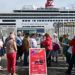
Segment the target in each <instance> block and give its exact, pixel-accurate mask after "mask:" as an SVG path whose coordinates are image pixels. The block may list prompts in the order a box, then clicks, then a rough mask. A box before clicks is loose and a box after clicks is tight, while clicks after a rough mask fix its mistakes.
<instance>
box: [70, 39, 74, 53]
mask: <svg viewBox="0 0 75 75" xmlns="http://www.w3.org/2000/svg"><path fill="white" fill-rule="evenodd" d="M70 45H71V46H73V48H72V54H75V38H74V39H72V41H71V42H70Z"/></svg>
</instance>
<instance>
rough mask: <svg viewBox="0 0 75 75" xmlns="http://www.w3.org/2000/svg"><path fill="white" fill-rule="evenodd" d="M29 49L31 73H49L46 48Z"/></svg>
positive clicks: (44, 74)
mask: <svg viewBox="0 0 75 75" xmlns="http://www.w3.org/2000/svg"><path fill="white" fill-rule="evenodd" d="M29 51H30V52H29V75H47V66H46V53H45V49H43V48H30V50H29Z"/></svg>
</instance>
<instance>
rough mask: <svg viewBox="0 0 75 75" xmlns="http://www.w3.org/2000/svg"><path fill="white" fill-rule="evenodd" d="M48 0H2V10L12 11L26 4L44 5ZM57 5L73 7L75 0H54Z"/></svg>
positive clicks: (0, 7)
mask: <svg viewBox="0 0 75 75" xmlns="http://www.w3.org/2000/svg"><path fill="white" fill-rule="evenodd" d="M45 2H46V0H0V12H11V11H12V10H14V9H21V8H22V7H23V6H24V5H34V6H35V7H44V5H45ZM54 4H55V7H58V8H60V7H71V5H72V4H73V5H74V4H75V0H54Z"/></svg>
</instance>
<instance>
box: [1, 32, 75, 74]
mask: <svg viewBox="0 0 75 75" xmlns="http://www.w3.org/2000/svg"><path fill="white" fill-rule="evenodd" d="M21 35H22V33H21V32H20V31H19V32H18V33H17V36H16V35H15V33H14V32H10V34H9V36H8V37H7V38H6V40H5V42H4V44H3V42H2V40H0V57H1V56H2V55H1V51H2V50H3V48H4V49H5V52H6V56H7V71H8V75H11V73H12V75H16V65H17V62H18V60H19V61H20V62H22V61H23V65H24V66H28V65H29V62H28V56H29V48H37V47H38V44H37V40H36V38H37V36H36V34H34V33H32V34H30V35H29V34H28V33H24V34H23V35H24V36H23V38H22V37H21ZM61 47H62V49H63V54H64V55H65V57H66V62H67V63H68V64H69V67H68V70H67V72H66V73H67V74H68V75H70V74H71V70H72V67H73V64H75V37H74V38H73V39H68V35H63V37H60V38H59V39H58V36H57V33H54V34H53V37H51V36H50V35H49V34H48V33H45V34H44V35H43V36H40V48H45V51H46V59H47V66H51V61H53V62H56V63H57V62H58V53H59V52H60V49H61ZM70 47H71V53H70V52H69V51H68V49H69V48H70ZM23 55H24V57H23Z"/></svg>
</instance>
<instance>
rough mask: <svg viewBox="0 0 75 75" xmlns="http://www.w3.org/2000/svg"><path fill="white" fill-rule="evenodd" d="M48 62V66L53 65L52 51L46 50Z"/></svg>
mask: <svg viewBox="0 0 75 75" xmlns="http://www.w3.org/2000/svg"><path fill="white" fill-rule="evenodd" d="M46 60H47V65H51V51H50V50H46Z"/></svg>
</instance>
